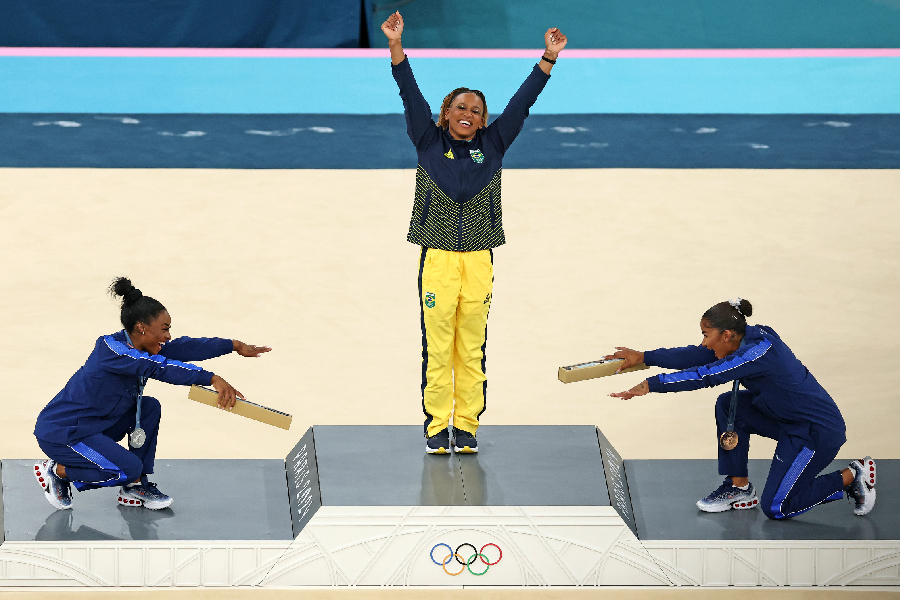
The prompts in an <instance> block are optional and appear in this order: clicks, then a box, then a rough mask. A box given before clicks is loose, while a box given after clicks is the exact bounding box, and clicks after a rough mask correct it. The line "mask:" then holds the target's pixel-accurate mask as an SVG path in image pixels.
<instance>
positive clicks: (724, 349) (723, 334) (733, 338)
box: [700, 319, 741, 359]
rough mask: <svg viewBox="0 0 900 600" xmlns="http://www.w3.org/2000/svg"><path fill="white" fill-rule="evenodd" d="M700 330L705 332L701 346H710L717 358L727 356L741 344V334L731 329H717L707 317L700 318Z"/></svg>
mask: <svg viewBox="0 0 900 600" xmlns="http://www.w3.org/2000/svg"><path fill="white" fill-rule="evenodd" d="M700 332H701V333H702V334H703V341H702V342H701V344H700V345H701V346H705V347H706V348H709V349H710V350H712V351H713V352H715V354H716V358H719V359H721V358H725V357H726V356H728V355H729V354H731V353H732V352H734V351H735V350H737V349H738V348H739V347H740V345H741V336H738V334H737V333H735V332H734V331H732V330H730V329H726V330H725V331H722V330H721V329H716V328H715V327H713V326H712V325H710V324H709V322H708V321H706V320H705V319H701V320H700Z"/></svg>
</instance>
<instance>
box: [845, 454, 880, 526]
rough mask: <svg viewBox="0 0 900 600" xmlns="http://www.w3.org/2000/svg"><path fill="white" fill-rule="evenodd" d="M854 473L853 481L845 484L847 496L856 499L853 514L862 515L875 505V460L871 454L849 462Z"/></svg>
mask: <svg viewBox="0 0 900 600" xmlns="http://www.w3.org/2000/svg"><path fill="white" fill-rule="evenodd" d="M850 469H851V470H852V471H853V472H854V473H855V475H854V477H853V483H851V484H850V485H848V486H847V497H848V498H853V500H855V501H856V507H855V508H854V509H853V514H854V515H864V514H866V513H868V512H869V511H870V510H872V508H873V507H874V506H875V461H874V460H872V457H871V456H867V457H865V458H864V459H862V460H854V461H853V462H851V463H850Z"/></svg>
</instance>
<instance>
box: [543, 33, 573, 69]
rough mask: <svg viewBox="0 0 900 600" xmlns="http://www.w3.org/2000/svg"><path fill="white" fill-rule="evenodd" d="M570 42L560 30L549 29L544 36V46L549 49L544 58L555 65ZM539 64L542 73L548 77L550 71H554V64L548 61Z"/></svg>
mask: <svg viewBox="0 0 900 600" xmlns="http://www.w3.org/2000/svg"><path fill="white" fill-rule="evenodd" d="M568 41H569V40H568V39H567V38H566V36H565V34H563V32H562V31H560V30H559V29H558V28H556V27H551V28H550V29H548V30H547V33H545V34H544V45H545V46H546V47H547V49H546V50H544V58H546V59H547V60H552V61H553V62H554V63H555V62H556V59H557V58H558V57H559V52H560V50H562V49H563V48H565V47H566V42H568ZM538 64H539V65H540V66H541V71H543V72H544V73H546V74H547V75H549V74H550V71H551V70H552V69H553V63H549V62H547V61H546V60H542V61H541V62H539V63H538Z"/></svg>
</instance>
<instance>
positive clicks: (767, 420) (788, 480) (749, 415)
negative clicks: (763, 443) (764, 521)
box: [716, 391, 844, 519]
mask: <svg viewBox="0 0 900 600" xmlns="http://www.w3.org/2000/svg"><path fill="white" fill-rule="evenodd" d="M753 397H754V395H753V394H752V393H750V392H747V391H740V392H738V402H737V411H736V419H735V426H734V429H735V431H736V432H737V433H738V445H737V447H736V448H734V449H733V450H722V448H721V447H720V448H719V474H720V475H730V476H732V477H747V460H748V453H749V450H750V434H756V435H761V436H765V437H767V438H771V439H773V440H775V441H776V442H778V445H777V446H776V447H775V456H774V457H773V458H772V465H771V467H769V476H768V478H767V479H766V486H765V489H763V493H762V497H761V498H760V501H759V503H760V506H761V507H762V510H763V512H764V513H765V515H766V516H767V517H769V518H770V519H788V518H790V517H795V516H797V515H799V514H801V513H804V512H806V511H808V510H809V509H811V508H813V507H814V506H817V505H819V504H822V503H823V502H831V501H833V500H840V499H841V498H843V497H844V495H843V488H844V482H843V480H842V478H841V472H840V471H834V472H832V473H826V474H825V475H819V473H820V472H821V471H822V469H825V468H826V467H827V466H828V465H829V464H831V461H833V460H834V457H835V456H837V453H838V448H816V449H812V448H809V447H808V446H809V445H810V442H809V441H807V440H803V439H800V438H796V437H792V436H789V435H787V434H786V433H785V432H784V431H783V430H782V429H781V427H780V426H779V425H778V422H777V421H775V420H774V419H772V418H771V417H769V416H767V415H765V414H763V413H762V412H761V411H760V410H759V409H758V408H756V406H754V405H753V402H752V400H753ZM730 404H731V393H730V392H729V393H727V394H722V395H721V396H719V399H718V401H717V402H716V429H717V436H718V435H721V434H722V432H723V431H725V429H726V427H727V424H728V407H729V405H730Z"/></svg>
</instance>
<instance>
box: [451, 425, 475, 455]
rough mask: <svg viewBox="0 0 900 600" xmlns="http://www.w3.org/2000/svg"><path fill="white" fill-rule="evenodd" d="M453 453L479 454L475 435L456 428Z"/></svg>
mask: <svg viewBox="0 0 900 600" xmlns="http://www.w3.org/2000/svg"><path fill="white" fill-rule="evenodd" d="M453 451H454V452H459V453H460V454H475V453H476V452H478V440H476V439H475V435H474V434H471V433H469V432H468V431H463V430H462V429H457V428H456V427H454V428H453Z"/></svg>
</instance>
